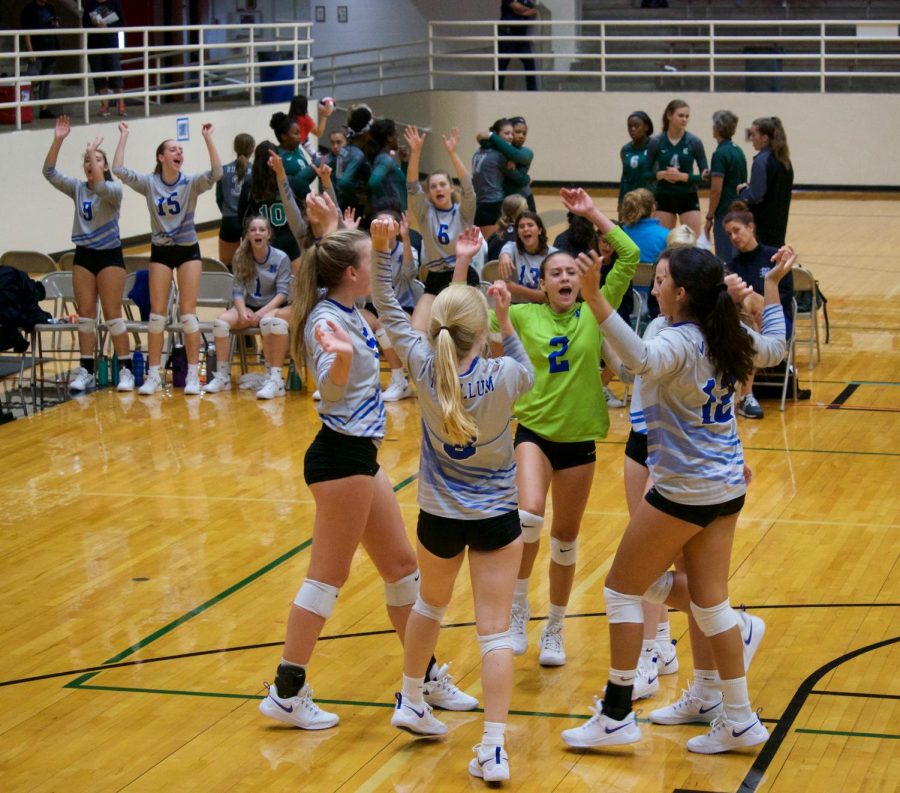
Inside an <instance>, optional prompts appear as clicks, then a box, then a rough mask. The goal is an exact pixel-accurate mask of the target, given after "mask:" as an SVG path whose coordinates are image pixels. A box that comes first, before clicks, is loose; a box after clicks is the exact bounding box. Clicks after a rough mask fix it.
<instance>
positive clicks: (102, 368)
mask: <svg viewBox="0 0 900 793" xmlns="http://www.w3.org/2000/svg"><path fill="white" fill-rule="evenodd" d="M108 385H109V361H108V360H107V358H106V356H105V355H101V356H100V360H99V362H98V364H97V388H106V387H107V386H108Z"/></svg>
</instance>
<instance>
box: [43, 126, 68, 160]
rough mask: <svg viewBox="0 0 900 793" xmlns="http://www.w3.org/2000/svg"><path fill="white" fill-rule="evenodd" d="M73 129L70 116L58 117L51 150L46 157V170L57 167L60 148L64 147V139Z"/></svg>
mask: <svg viewBox="0 0 900 793" xmlns="http://www.w3.org/2000/svg"><path fill="white" fill-rule="evenodd" d="M71 131H72V128H71V127H70V126H69V117H68V116H59V117H58V118H57V119H56V126H55V127H54V128H53V140H52V141H50V150H49V151H48V152H47V156H46V157H45V158H44V170H46V169H47V168H55V167H56V160H57V158H58V157H59V150H60V149H61V148H62V144H63V141H64V140H65V139H66V138H67V137H69V133H70V132H71Z"/></svg>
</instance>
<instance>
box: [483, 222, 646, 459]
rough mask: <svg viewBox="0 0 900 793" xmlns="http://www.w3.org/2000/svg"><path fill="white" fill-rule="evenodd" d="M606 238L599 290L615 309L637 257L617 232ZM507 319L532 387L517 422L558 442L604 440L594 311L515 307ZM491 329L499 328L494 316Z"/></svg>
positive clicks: (632, 246) (598, 334) (577, 307)
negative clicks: (612, 257) (607, 261)
mask: <svg viewBox="0 0 900 793" xmlns="http://www.w3.org/2000/svg"><path fill="white" fill-rule="evenodd" d="M606 239H607V240H608V241H609V243H610V245H612V247H613V248H614V249H615V251H616V253H617V254H618V259H617V260H616V263H615V265H614V266H613V268H612V270H611V271H610V272H609V274H608V275H607V276H606V283H605V284H604V285H603V286H602V287H601V289H600V291H601V292H602V293H603V296H604V297H605V298H606V299H607V300H608V301H609V303H610V304H611V305H612V306H613V307H614V308H618V306H619V304H620V303H621V302H622V297H623V296H624V295H625V293H626V291H627V290H628V289H629V286H630V283H631V279H632V278H633V277H634V272H635V270H636V269H637V264H638V260H639V258H640V253H639V251H638V247H637V245H635V244H634V243H633V242H632V241H631V239H630V238H629V237H628V235H627V234H626V233H625V232H624V231H623V230H622V229H620V228H615V229H613V230H612V231H610V232H609V233H608V234H607V235H606ZM509 318H510V321H511V322H512V326H513V328H514V329H515V331H516V334H517V335H518V336H519V339H520V340H521V341H522V344H523V346H524V347H525V351H526V352H527V353H528V357H529V359H530V360H531V364H532V366H533V367H534V387H533V388H532V389H531V390H529V391H527V392H525V393H524V394H522V396H520V397H519V398H518V400H516V405H515V413H516V418H517V419H518V420H519V423H520V424H523V425H524V426H526V427H528V429H530V430H531V431H532V432H535V433H537V434H538V435H540V436H541V437H542V438H547V439H548V440H552V441H557V442H559V443H575V442H577V441H592V440H596V439H597V438H605V437H606V433H607V432H608V431H609V414H608V413H607V409H606V399H605V398H604V396H603V384H602V382H601V380H600V345H601V344H602V342H603V334H602V333H601V332H600V328H599V326H598V325H597V320H596V319H595V317H594V314H593V312H592V311H591V310H590V309H589V308H587V307H586V306H584V305H583V304H582V303H577V304H576V305H575V306H573V307H572V308H571V309H569V310H568V311H567V312H565V313H564V314H556V313H554V312H553V310H552V309H551V308H550V306H549V305H547V304H546V303H519V304H516V305H513V306H510V307H509ZM491 327H492V329H493V330H495V331H496V330H497V329H498V327H499V326H498V324H497V319H496V316H494V314H493V312H492V313H491Z"/></svg>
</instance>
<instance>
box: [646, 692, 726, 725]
mask: <svg viewBox="0 0 900 793" xmlns="http://www.w3.org/2000/svg"><path fill="white" fill-rule="evenodd" d="M722 713H723V710H722V695H721V694H719V695H718V699H717V700H715V701H714V702H707V701H706V700H704V699H700V697H698V696H697V695H696V694H695V693H694V686H693V683H692V684H691V685H690V686H688V688H687V689H685V690H684V691H682V692H681V699H679V700H678V702H673V703H672V704H671V705H666V707H664V708H659V709H657V710H653V711H650V721H652V722H653V723H654V724H711V723H712V722H713V720H715V719H717V718H719V717H720V716H721V715H722Z"/></svg>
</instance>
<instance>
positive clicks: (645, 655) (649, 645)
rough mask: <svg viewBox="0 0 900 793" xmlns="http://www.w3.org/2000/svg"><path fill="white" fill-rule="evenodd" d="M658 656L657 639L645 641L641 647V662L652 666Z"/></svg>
mask: <svg viewBox="0 0 900 793" xmlns="http://www.w3.org/2000/svg"><path fill="white" fill-rule="evenodd" d="M655 655H656V639H644V642H643V644H642V645H641V660H642V661H643V662H644V663H647V664H652V663H653V657H654V656H655Z"/></svg>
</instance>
